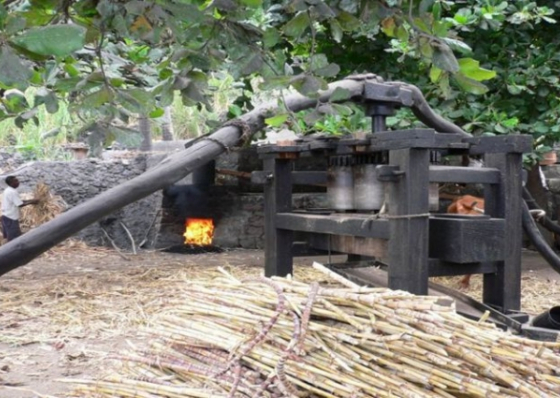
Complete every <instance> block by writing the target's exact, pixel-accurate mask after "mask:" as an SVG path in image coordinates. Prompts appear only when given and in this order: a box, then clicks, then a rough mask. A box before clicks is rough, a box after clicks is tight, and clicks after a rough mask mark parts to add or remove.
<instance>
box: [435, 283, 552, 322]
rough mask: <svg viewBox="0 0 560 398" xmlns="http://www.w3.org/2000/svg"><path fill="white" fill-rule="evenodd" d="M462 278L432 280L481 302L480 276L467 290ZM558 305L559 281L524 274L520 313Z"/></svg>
mask: <svg viewBox="0 0 560 398" xmlns="http://www.w3.org/2000/svg"><path fill="white" fill-rule="evenodd" d="M461 278H462V277H460V276H458V277H441V278H433V281H434V282H436V283H439V284H441V285H445V286H449V287H450V288H452V289H458V290H461V291H462V292H463V293H465V294H467V295H469V296H471V297H472V298H474V299H475V300H478V301H481V300H482V275H473V276H472V277H471V282H470V286H469V288H467V289H464V288H461V287H460V283H459V281H460V279H461ZM557 305H560V281H558V280H548V279H542V278H538V277H537V276H534V275H531V274H530V273H529V274H524V275H523V276H522V277H521V311H523V312H526V313H528V314H531V315H537V314H540V313H541V312H544V311H547V310H549V309H550V308H552V307H554V306H557Z"/></svg>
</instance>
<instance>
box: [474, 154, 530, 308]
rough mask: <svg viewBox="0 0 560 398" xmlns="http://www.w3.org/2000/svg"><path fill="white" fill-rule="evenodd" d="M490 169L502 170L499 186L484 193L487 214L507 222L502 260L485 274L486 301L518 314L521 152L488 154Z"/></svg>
mask: <svg viewBox="0 0 560 398" xmlns="http://www.w3.org/2000/svg"><path fill="white" fill-rule="evenodd" d="M484 161H485V163H486V165H487V166H488V167H493V168H497V169H499V170H500V171H501V181H500V184H499V185H490V186H487V187H486V189H485V191H484V199H485V201H484V202H485V205H484V210H485V212H486V214H488V215H490V216H491V217H496V218H504V219H505V238H504V245H505V246H504V251H505V257H504V260H503V261H497V262H495V265H496V267H497V272H496V273H494V274H485V275H484V282H483V301H484V303H486V304H490V305H493V306H495V307H499V308H501V309H502V312H504V313H507V312H508V311H518V310H519V309H520V307H521V245H522V223H521V200H522V198H521V177H522V175H521V174H522V173H521V171H522V158H521V153H506V154H488V155H486V156H485V157H484Z"/></svg>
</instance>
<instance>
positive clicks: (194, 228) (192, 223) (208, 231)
mask: <svg viewBox="0 0 560 398" xmlns="http://www.w3.org/2000/svg"><path fill="white" fill-rule="evenodd" d="M185 226H186V228H185V233H184V234H183V236H184V237H185V244H187V245H198V246H210V245H211V244H212V237H213V236H214V221H213V220H212V219H211V218H187V220H186V222H185Z"/></svg>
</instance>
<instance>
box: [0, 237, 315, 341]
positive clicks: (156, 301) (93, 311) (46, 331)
mask: <svg viewBox="0 0 560 398" xmlns="http://www.w3.org/2000/svg"><path fill="white" fill-rule="evenodd" d="M72 244H76V245H77V246H76V247H74V248H73V247H72V246H71V245H72ZM68 245H69V246H61V247H58V248H56V249H54V250H51V251H50V252H48V253H47V254H46V256H48V257H50V259H51V260H54V261H55V262H60V263H63V262H67V261H68V259H71V261H73V262H74V263H75V271H77V272H74V273H73V274H72V275H67V274H62V275H54V276H45V277H43V278H40V279H35V280H34V281H33V282H32V283H25V282H24V281H21V280H19V279H17V280H10V279H5V280H4V281H3V283H2V284H1V285H0V293H1V296H2V300H1V301H0V322H1V323H2V324H3V325H8V326H7V327H5V328H4V329H0V341H2V342H5V343H11V344H31V343H54V342H57V341H64V340H67V339H73V338H79V339H82V338H89V339H91V338H93V339H110V338H114V337H117V336H130V335H133V334H135V333H136V332H137V331H138V327H139V326H140V325H145V324H146V323H147V321H148V320H149V318H150V317H151V316H153V315H154V314H156V313H157V312H159V311H161V310H162V309H163V308H165V306H166V305H167V303H168V302H169V301H170V300H173V299H174V298H175V297H178V296H179V295H181V294H182V291H183V290H184V286H185V284H186V283H187V282H188V281H190V280H192V279H193V278H196V279H197V280H210V279H212V278H215V277H216V276H218V275H219V272H218V271H217V270H216V269H215V268H210V267H207V266H204V265H203V264H200V265H185V263H184V262H182V261H172V260H170V261H169V262H167V263H166V265H165V266H161V267H154V266H140V267H138V266H135V264H134V262H135V257H132V261H131V263H130V267H129V268H123V267H122V260H121V259H118V257H117V256H115V255H114V252H113V251H111V250H109V249H105V248H88V247H87V246H82V245H83V244H81V243H80V242H72V241H71V242H69V243H68ZM82 247H85V249H83V248H82ZM76 251H79V253H80V254H79V255H76ZM70 253H72V255H71V256H68V254H70ZM158 256H161V254H159V253H146V254H144V255H143V256H142V257H143V263H150V258H153V259H154V261H153V263H154V264H155V263H157V261H158V260H157V259H156V258H157V257H158ZM80 257H83V261H82V260H81V259H80ZM95 257H98V259H100V260H101V261H104V262H106V266H107V267H108V268H110V267H111V264H110V263H111V261H115V262H117V261H118V262H119V264H120V265H119V266H118V269H106V270H102V271H96V270H95V269H92V268H89V267H88V266H87V264H88V262H91V261H92V259H93V258H95ZM159 261H161V260H159ZM66 266H67V265H66ZM225 266H226V268H228V269H230V270H231V272H232V273H233V274H234V275H239V276H240V277H247V276H251V275H252V276H257V275H260V274H262V267H250V266H236V267H228V266H227V264H226V265H225ZM297 272H298V275H299V276H300V277H301V278H302V279H304V280H311V279H313V278H317V277H318V276H319V275H317V272H315V271H313V270H312V269H310V268H304V269H301V270H298V271H297ZM23 278H24V279H25V276H24V277H23ZM318 280H323V281H324V280H325V278H324V277H320V276H319V279H318Z"/></svg>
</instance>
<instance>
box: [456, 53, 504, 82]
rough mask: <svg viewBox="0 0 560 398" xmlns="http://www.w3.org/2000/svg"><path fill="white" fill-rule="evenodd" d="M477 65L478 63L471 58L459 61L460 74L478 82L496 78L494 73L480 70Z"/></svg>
mask: <svg viewBox="0 0 560 398" xmlns="http://www.w3.org/2000/svg"><path fill="white" fill-rule="evenodd" d="M479 65H480V63H479V62H478V61H477V60H475V59H472V58H461V59H459V68H460V69H461V73H463V74H464V75H465V76H467V77H469V78H471V79H473V80H476V81H479V82H480V81H483V80H489V79H493V78H494V77H496V72H495V71H493V70H488V69H484V68H481V67H480V66H479Z"/></svg>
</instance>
